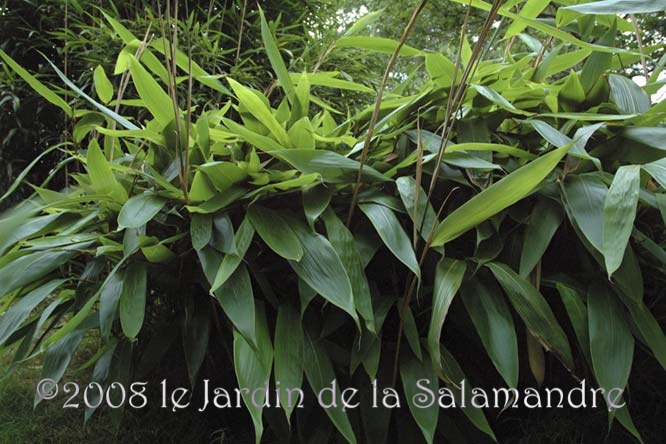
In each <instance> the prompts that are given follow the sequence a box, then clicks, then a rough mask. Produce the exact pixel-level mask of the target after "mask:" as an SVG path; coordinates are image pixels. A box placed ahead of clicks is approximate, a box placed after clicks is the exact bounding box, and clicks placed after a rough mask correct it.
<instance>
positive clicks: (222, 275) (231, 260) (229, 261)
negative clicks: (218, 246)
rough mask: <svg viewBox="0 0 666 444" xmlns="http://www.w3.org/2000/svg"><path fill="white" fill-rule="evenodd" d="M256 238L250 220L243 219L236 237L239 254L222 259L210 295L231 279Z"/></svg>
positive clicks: (228, 255)
mask: <svg viewBox="0 0 666 444" xmlns="http://www.w3.org/2000/svg"><path fill="white" fill-rule="evenodd" d="M253 237H254V228H253V227H252V224H251V223H250V219H249V218H247V217H246V218H245V219H243V222H242V223H241V224H240V226H239V227H238V230H237V231H236V236H235V238H234V242H235V243H236V251H237V253H238V254H227V255H225V256H224V259H222V262H221V263H220V267H219V269H218V270H217V273H215V280H214V281H213V282H212V284H211V287H210V293H211V294H213V293H214V292H215V291H217V289H218V288H220V287H221V286H222V285H223V284H224V283H225V282H226V281H227V279H229V276H231V275H232V273H233V272H234V271H235V270H236V268H238V265H240V263H241V262H242V260H243V258H244V257H245V253H246V252H247V249H248V248H249V247H250V243H251V242H252V238H253Z"/></svg>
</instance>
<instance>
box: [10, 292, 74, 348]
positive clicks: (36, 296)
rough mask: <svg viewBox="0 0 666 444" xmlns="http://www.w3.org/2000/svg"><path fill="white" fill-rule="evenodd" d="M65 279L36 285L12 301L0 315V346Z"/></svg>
mask: <svg viewBox="0 0 666 444" xmlns="http://www.w3.org/2000/svg"><path fill="white" fill-rule="evenodd" d="M65 282H66V281H65V280H64V279H58V280H53V281H50V282H47V283H46V284H44V285H41V286H39V287H37V288H36V289H34V290H32V291H31V292H30V293H28V294H26V295H25V296H21V298H20V299H19V300H18V301H17V302H14V304H13V305H11V306H10V307H9V309H8V310H7V311H6V312H5V313H4V314H3V315H2V316H0V347H1V346H2V345H3V344H4V342H5V341H6V340H7V338H9V337H10V336H11V335H12V334H13V333H14V332H15V331H16V330H17V329H18V328H19V327H20V326H21V323H22V322H23V321H25V320H26V319H27V318H28V316H29V315H30V312H32V310H34V309H35V307H37V306H38V305H39V304H40V303H41V302H42V301H44V300H45V299H46V298H48V297H49V296H50V295H51V294H52V293H53V292H54V291H55V290H57V289H58V288H59V287H60V286H62V284H64V283H65Z"/></svg>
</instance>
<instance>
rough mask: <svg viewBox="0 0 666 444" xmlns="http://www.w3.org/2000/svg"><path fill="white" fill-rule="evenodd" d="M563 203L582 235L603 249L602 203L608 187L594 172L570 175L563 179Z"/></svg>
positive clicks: (597, 247)
mask: <svg viewBox="0 0 666 444" xmlns="http://www.w3.org/2000/svg"><path fill="white" fill-rule="evenodd" d="M563 191H564V195H565V203H566V205H567V207H568V209H569V213H570V214H571V217H572V218H573V219H574V221H575V222H576V225H578V227H579V228H580V231H581V232H582V234H583V236H585V238H586V239H587V240H588V241H589V242H590V244H591V245H592V246H593V247H594V248H595V249H597V250H598V251H600V252H601V251H603V226H604V204H605V201H606V195H607V194H608V188H607V187H606V185H605V184H604V183H603V181H601V180H600V179H599V176H597V175H594V174H576V175H570V176H569V177H567V178H566V180H565V181H564V187H563Z"/></svg>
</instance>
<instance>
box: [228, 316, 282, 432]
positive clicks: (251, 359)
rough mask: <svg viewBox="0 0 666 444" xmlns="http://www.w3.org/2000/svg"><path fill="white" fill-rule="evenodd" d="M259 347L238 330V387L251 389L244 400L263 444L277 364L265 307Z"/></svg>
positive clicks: (259, 320)
mask: <svg viewBox="0 0 666 444" xmlns="http://www.w3.org/2000/svg"><path fill="white" fill-rule="evenodd" d="M256 319H257V324H256V325H257V329H256V336H257V341H256V347H253V346H252V345H250V344H249V343H248V342H247V341H246V339H245V338H244V337H243V335H242V334H240V333H239V332H238V331H237V330H234V369H235V370H236V379H237V380H238V386H239V387H244V388H247V389H248V390H247V391H245V390H244V391H242V392H241V396H242V397H243V402H244V403H245V407H247V409H248V411H249V412H250V416H251V417H252V423H253V424H254V432H255V437H256V438H255V442H256V444H259V442H260V441H261V436H262V435H263V433H264V425H263V421H262V418H261V416H262V410H263V406H264V403H265V401H266V396H267V395H268V394H269V392H268V381H269V379H270V376H271V367H272V363H273V344H272V343H271V338H270V334H269V332H268V325H267V323H266V314H265V311H264V308H263V306H261V305H260V306H257V312H256Z"/></svg>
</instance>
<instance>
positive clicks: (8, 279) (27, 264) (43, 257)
mask: <svg viewBox="0 0 666 444" xmlns="http://www.w3.org/2000/svg"><path fill="white" fill-rule="evenodd" d="M74 255H75V253H74V252H72V251H58V250H53V251H45V252H44V251H37V252H35V253H30V254H26V255H25V256H21V257H19V258H18V259H15V260H13V261H11V262H9V263H8V264H6V265H4V266H3V267H2V268H0V289H1V290H0V291H2V292H3V294H9V293H11V292H12V291H14V290H16V289H18V288H21V287H23V286H26V285H28V284H30V283H32V282H36V281H38V280H39V279H41V278H42V277H44V276H46V275H47V274H49V273H51V272H52V271H54V270H55V269H56V268H58V267H60V266H61V265H63V264H65V263H66V262H67V261H69V260H70V259H71V258H72V257H73V256H74Z"/></svg>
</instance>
